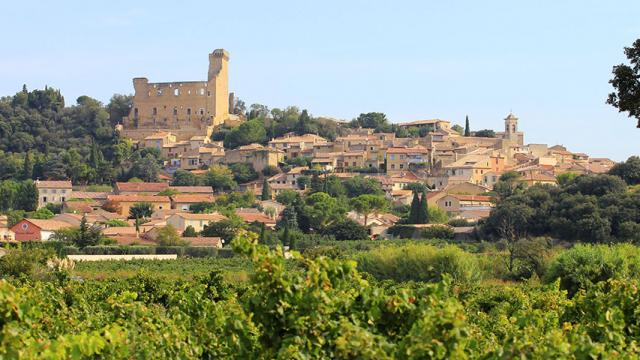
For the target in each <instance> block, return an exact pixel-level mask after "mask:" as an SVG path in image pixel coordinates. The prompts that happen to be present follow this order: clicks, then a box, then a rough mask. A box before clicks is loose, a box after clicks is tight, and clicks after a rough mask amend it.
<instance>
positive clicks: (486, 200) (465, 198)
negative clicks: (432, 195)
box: [437, 194, 493, 215]
mask: <svg viewBox="0 0 640 360" xmlns="http://www.w3.org/2000/svg"><path fill="white" fill-rule="evenodd" d="M437 204H438V207H439V208H441V209H443V210H444V211H446V212H447V213H448V214H449V215H458V214H460V213H461V212H464V211H467V210H490V209H491V207H492V206H493V204H492V202H491V197H490V196H483V195H458V194H448V195H446V196H443V197H442V198H440V199H439V200H438V201H437Z"/></svg>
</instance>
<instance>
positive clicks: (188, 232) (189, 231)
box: [182, 225, 198, 237]
mask: <svg viewBox="0 0 640 360" xmlns="http://www.w3.org/2000/svg"><path fill="white" fill-rule="evenodd" d="M182 236H183V237H196V236H198V233H197V232H196V229H194V228H193V226H191V225H188V226H187V227H186V228H185V229H184V231H183V232H182Z"/></svg>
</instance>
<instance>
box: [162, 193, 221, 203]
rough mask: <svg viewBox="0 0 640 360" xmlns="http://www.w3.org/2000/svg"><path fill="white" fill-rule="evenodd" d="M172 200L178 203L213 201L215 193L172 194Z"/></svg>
mask: <svg viewBox="0 0 640 360" xmlns="http://www.w3.org/2000/svg"><path fill="white" fill-rule="evenodd" d="M171 200H173V202H176V203H199V202H213V200H214V198H213V195H205V194H176V195H172V196H171Z"/></svg>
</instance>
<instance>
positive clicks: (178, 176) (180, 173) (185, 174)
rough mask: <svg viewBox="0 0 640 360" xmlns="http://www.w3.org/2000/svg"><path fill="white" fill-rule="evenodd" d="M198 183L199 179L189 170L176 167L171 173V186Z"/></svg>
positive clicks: (195, 184)
mask: <svg viewBox="0 0 640 360" xmlns="http://www.w3.org/2000/svg"><path fill="white" fill-rule="evenodd" d="M200 184H201V179H200V178H199V177H198V176H197V175H195V174H194V173H192V172H190V171H186V170H182V169H178V170H176V172H175V173H173V180H172V181H171V185H173V186H197V185H200Z"/></svg>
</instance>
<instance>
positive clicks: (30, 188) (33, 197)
mask: <svg viewBox="0 0 640 360" xmlns="http://www.w3.org/2000/svg"><path fill="white" fill-rule="evenodd" d="M14 208H15V209H20V210H24V211H34V210H36V209H37V208H38V188H37V187H36V184H35V183H34V182H33V181H31V180H25V181H23V182H21V183H20V187H19V190H18V193H17V195H16V200H15V206H14Z"/></svg>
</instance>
